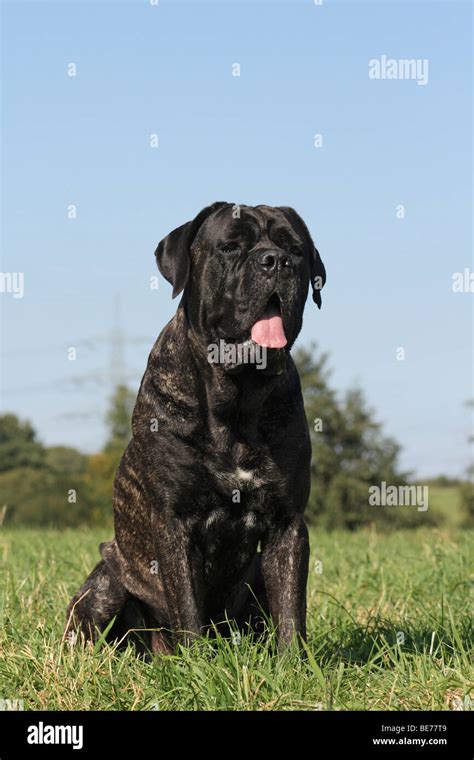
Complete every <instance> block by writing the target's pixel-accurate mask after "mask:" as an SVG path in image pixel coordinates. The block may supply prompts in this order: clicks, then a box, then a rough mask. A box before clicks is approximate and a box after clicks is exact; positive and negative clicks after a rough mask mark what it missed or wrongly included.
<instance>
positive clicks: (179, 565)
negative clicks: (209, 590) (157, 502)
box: [153, 516, 204, 644]
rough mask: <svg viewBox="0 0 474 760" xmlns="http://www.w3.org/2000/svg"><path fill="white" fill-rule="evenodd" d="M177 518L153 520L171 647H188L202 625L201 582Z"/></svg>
mask: <svg viewBox="0 0 474 760" xmlns="http://www.w3.org/2000/svg"><path fill="white" fill-rule="evenodd" d="M189 533H190V532H189V529H188V527H187V525H186V523H185V521H184V520H183V519H181V518H179V517H175V516H167V517H166V518H165V519H164V518H163V517H162V516H157V517H155V519H154V520H153V536H154V543H155V545H156V548H157V560H158V567H159V574H160V578H161V581H162V583H163V590H164V595H165V599H166V605H167V610H168V616H169V621H170V627H171V630H172V632H173V638H174V640H175V643H178V642H181V643H185V644H189V643H190V642H191V641H192V640H193V639H195V638H197V637H198V636H200V635H201V632H202V626H203V624H204V621H203V611H202V593H201V578H200V577H199V572H198V568H197V567H196V566H195V563H193V561H192V555H191V547H190V534H189Z"/></svg>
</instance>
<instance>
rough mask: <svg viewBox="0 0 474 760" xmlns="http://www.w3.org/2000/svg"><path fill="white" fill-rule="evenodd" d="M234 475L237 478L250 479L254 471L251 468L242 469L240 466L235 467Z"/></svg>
mask: <svg viewBox="0 0 474 760" xmlns="http://www.w3.org/2000/svg"><path fill="white" fill-rule="evenodd" d="M235 477H236V478H237V480H252V478H253V477H254V473H253V470H242V468H241V467H237V469H236V471H235Z"/></svg>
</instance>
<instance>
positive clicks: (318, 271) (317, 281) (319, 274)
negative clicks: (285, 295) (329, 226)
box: [278, 206, 326, 309]
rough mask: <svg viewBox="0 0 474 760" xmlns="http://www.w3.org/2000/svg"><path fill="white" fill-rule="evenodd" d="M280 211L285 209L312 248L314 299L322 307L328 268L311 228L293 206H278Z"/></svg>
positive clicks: (311, 275) (311, 269)
mask: <svg viewBox="0 0 474 760" xmlns="http://www.w3.org/2000/svg"><path fill="white" fill-rule="evenodd" d="M278 208H279V209H280V211H283V213H284V214H285V216H286V218H287V219H288V221H289V222H290V223H291V224H292V225H293V226H294V228H295V229H296V230H297V231H299V232H300V234H302V235H303V237H304V238H305V239H306V242H307V245H308V247H309V250H310V256H311V260H310V272H311V274H310V277H311V287H312V289H313V301H314V303H315V304H316V305H317V307H318V309H320V308H321V289H322V288H323V287H324V284H325V282H326V269H325V268H324V264H323V262H322V261H321V256H320V255H319V251H318V249H317V248H316V246H315V245H314V243H313V240H312V238H311V235H310V234H309V230H308V228H307V226H306V224H305V223H304V221H303V220H302V218H301V217H300V215H299V214H297V213H296V211H295V210H294V209H293V208H290V207H289V206H278Z"/></svg>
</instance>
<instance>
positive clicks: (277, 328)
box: [251, 308, 288, 348]
mask: <svg viewBox="0 0 474 760" xmlns="http://www.w3.org/2000/svg"><path fill="white" fill-rule="evenodd" d="M251 337H252V340H253V341H254V342H255V343H258V345H259V346H265V347H266V348H283V346H286V344H287V343H288V341H287V339H286V336H285V331H284V330H283V322H282V319H281V315H280V314H279V312H278V309H273V308H269V309H267V310H266V311H265V314H264V316H263V317H262V318H261V319H259V320H257V322H255V324H254V326H253V327H252V333H251Z"/></svg>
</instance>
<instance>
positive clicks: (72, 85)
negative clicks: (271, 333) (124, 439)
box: [0, 0, 473, 476]
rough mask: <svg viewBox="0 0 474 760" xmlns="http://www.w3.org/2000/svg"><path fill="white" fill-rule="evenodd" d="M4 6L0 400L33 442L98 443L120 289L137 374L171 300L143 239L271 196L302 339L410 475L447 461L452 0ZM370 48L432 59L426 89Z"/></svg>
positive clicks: (455, 43) (455, 27)
mask: <svg viewBox="0 0 474 760" xmlns="http://www.w3.org/2000/svg"><path fill="white" fill-rule="evenodd" d="M2 11H3V23H2V33H3V64H2V81H3V96H2V98H3V110H4V116H3V122H2V159H3V194H2V195H3V200H2V253H3V257H2V271H3V272H24V277H25V286H24V287H25V293H24V297H23V298H21V299H14V298H13V297H12V294H10V293H2V294H0V299H1V305H2V344H3V351H4V359H3V366H2V406H3V409H4V410H8V411H13V412H15V413H17V414H19V415H20V416H22V417H27V418H29V419H30V420H31V421H32V422H33V424H34V425H35V427H36V428H37V430H38V432H39V435H40V437H41V438H42V439H43V440H44V441H45V442H47V443H48V444H57V443H65V444H69V445H75V446H78V447H79V448H82V449H84V450H86V451H94V450H97V449H98V448H99V447H100V446H101V445H102V443H103V440H104V435H105V428H104V424H103V415H104V410H105V407H106V399H107V395H108V393H109V392H110V387H111V377H110V374H111V373H110V367H111V339H110V335H111V330H112V327H113V322H114V311H115V303H116V299H117V297H119V298H120V323H121V329H122V331H123V333H124V335H125V337H126V340H125V355H124V364H125V367H126V375H127V379H128V380H129V382H130V384H131V386H132V387H133V388H137V387H138V383H139V380H140V377H141V374H142V372H143V370H144V367H145V364H146V359H147V355H148V352H149V349H150V347H151V345H152V343H153V341H154V339H155V338H156V336H157V335H158V333H159V331H160V330H161V328H162V327H163V325H164V324H165V322H166V321H167V320H168V319H169V318H170V316H171V315H172V313H173V312H174V310H175V308H176V302H173V301H171V297H170V287H169V286H168V284H167V283H165V282H164V281H162V282H160V287H159V289H158V291H156V290H151V289H150V286H149V282H150V277H152V276H154V275H155V274H156V270H155V261H154V257H153V251H154V249H155V246H156V244H157V242H158V241H159V240H160V239H161V238H162V237H164V235H165V234H166V233H167V232H169V231H170V230H171V229H173V228H174V227H176V226H177V225H179V224H181V223H182V222H184V221H187V220H188V219H190V218H192V217H193V216H194V215H195V214H196V213H197V212H198V211H199V210H200V209H201V208H202V207H203V206H205V205H207V204H208V203H210V202H213V201H215V200H227V201H234V202H241V203H247V204H257V203H267V204H271V205H273V204H274V205H283V204H284V205H291V206H293V207H294V208H296V209H297V211H298V212H299V213H300V214H301V215H302V216H303V217H304V219H305V221H306V222H307V224H308V226H309V228H310V230H311V232H312V234H313V237H314V240H315V242H316V244H317V246H318V248H319V250H320V252H321V255H322V258H323V260H324V262H325V264H326V268H327V272H328V282H327V286H326V288H325V289H324V291H323V309H322V311H321V312H318V310H317V309H316V308H315V307H314V306H313V304H312V302H311V300H309V301H308V303H307V308H306V313H305V320H304V327H303V331H302V334H301V336H300V339H299V343H300V344H307V343H309V342H310V341H312V340H313V341H317V342H318V344H319V346H320V347H321V348H322V349H324V350H325V351H328V352H329V353H330V355H331V365H332V367H333V370H334V371H333V375H332V382H333V384H334V385H335V387H336V388H337V389H338V390H340V391H341V392H343V391H344V389H346V388H347V387H348V386H350V385H351V384H353V383H358V384H360V385H361V386H362V387H363V388H364V390H365V393H366V395H367V398H368V401H369V403H370V405H371V406H372V407H374V409H375V410H376V412H377V415H378V418H379V419H380V420H381V421H383V423H384V425H385V429H386V431H387V432H388V433H390V434H392V435H394V436H395V437H396V438H397V439H398V440H399V442H400V443H401V444H402V445H403V457H402V464H403V465H404V466H405V467H407V468H409V469H412V470H414V471H415V472H416V473H417V474H418V475H419V476H428V475H433V474H437V473H439V472H446V473H451V474H461V473H462V472H463V470H464V468H465V467H466V465H467V462H468V455H469V452H468V447H467V443H466V438H467V436H468V434H469V428H470V425H469V418H468V416H467V412H466V409H465V407H464V406H463V403H464V401H465V399H467V398H468V397H470V396H472V395H473V388H472V377H473V372H472V299H473V295H472V294H470V293H453V291H452V275H453V273H454V272H458V271H463V270H464V269H465V268H466V267H468V268H470V271H472V270H473V263H472V234H471V207H472V189H471V174H472V148H471V131H472V118H471V106H470V102H471V95H470V93H471V48H472V44H471V34H472V29H471V6H470V3H468V2H456V1H455V0H454V1H453V0H451V1H450V2H426V1H425V2H420V3H416V2H404V1H399V2H367V3H364V2H347V3H344V2H335V1H334V0H332V1H331V0H324V2H323V4H322V5H321V6H318V5H314V3H313V2H310V0H307V1H304V2H303V1H302V2H298V1H297V0H291V2H242V1H240V2H223V1H222V0H220V2H209V3H206V2H200V1H199V0H195V1H193V2H187V3H186V2H179V1H176V0H175V1H174V2H167V0H160V2H159V4H158V5H157V6H154V5H150V3H149V1H148V0H136V1H134V2H115V1H109V2H98V1H97V0H95V1H94V2H73V1H72V0H71V1H69V2H67V1H66V2H50V3H46V2H41V1H37V2H22V1H21V0H15V2H8V1H7V2H3V3H2ZM382 55H387V56H388V57H391V58H394V59H397V60H398V59H402V58H415V59H427V60H428V63H429V79H428V83H427V84H426V85H425V86H421V85H418V83H417V82H416V81H414V80H371V79H369V76H368V62H369V60H371V59H373V58H380V56H382ZM70 63H75V64H76V67H77V75H76V76H75V77H69V76H68V64H70ZM235 63H239V64H240V77H236V76H232V66H233V64H235ZM316 133H318V134H321V135H322V139H323V145H322V147H321V148H315V147H314V144H313V140H314V135H315V134H316ZM151 134H158V136H159V147H158V148H152V147H150V135H151ZM70 204H75V205H76V207H77V218H76V219H74V220H71V219H68V216H67V209H68V206H69V205H70ZM399 204H402V205H403V206H404V208H405V218H404V219H398V218H397V214H396V211H397V206H398V205H399ZM69 346H75V347H76V348H77V359H76V361H75V362H71V361H68V358H67V351H66V349H67V348H68V347H69ZM399 347H403V348H404V350H405V360H404V361H398V360H397V356H396V351H397V348H399Z"/></svg>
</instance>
